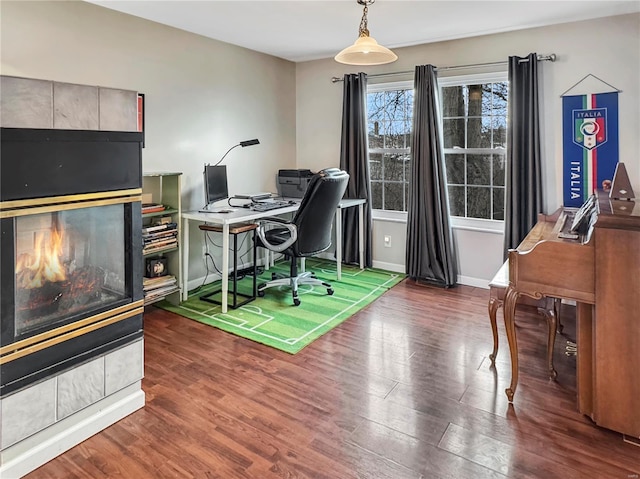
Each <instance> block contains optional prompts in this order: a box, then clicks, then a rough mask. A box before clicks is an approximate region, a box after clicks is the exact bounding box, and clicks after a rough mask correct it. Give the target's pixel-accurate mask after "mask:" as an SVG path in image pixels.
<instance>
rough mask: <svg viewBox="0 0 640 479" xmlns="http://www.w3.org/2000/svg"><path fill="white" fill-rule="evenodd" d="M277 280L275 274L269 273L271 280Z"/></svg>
mask: <svg viewBox="0 0 640 479" xmlns="http://www.w3.org/2000/svg"><path fill="white" fill-rule="evenodd" d="M274 279H278V275H277V273H271V280H272V281H273V280H274Z"/></svg>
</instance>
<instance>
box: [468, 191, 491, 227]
mask: <svg viewBox="0 0 640 479" xmlns="http://www.w3.org/2000/svg"><path fill="white" fill-rule="evenodd" d="M467 195H468V198H467V217H469V218H484V219H490V218H491V196H490V195H491V188H488V187H482V186H470V187H468V188H467Z"/></svg>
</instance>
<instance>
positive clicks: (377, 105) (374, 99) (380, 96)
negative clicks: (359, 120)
mask: <svg viewBox="0 0 640 479" xmlns="http://www.w3.org/2000/svg"><path fill="white" fill-rule="evenodd" d="M367 117H368V119H369V121H382V120H384V119H386V118H385V110H384V92H381V91H379V92H374V93H367Z"/></svg>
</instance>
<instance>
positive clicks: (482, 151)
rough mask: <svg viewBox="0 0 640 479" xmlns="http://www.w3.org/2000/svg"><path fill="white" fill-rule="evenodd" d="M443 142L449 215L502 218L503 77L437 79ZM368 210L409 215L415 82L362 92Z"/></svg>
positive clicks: (370, 87)
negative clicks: (366, 137)
mask: <svg viewBox="0 0 640 479" xmlns="http://www.w3.org/2000/svg"><path fill="white" fill-rule="evenodd" d="M438 83H439V85H440V90H441V108H442V122H443V125H442V126H443V136H444V138H443V140H444V145H443V147H444V155H445V165H446V170H447V187H448V192H449V203H450V214H451V216H455V217H462V218H479V219H487V220H504V186H505V161H506V127H507V98H508V82H507V75H506V73H493V74H488V75H487V74H485V75H466V76H464V77H443V78H439V79H438ZM367 115H368V134H369V168H370V173H371V196H372V204H371V205H372V208H373V209H375V210H385V211H399V212H403V211H406V210H407V195H408V190H409V175H410V158H411V152H410V147H411V144H410V142H411V128H412V120H413V118H412V115H413V82H411V81H409V82H396V83H387V84H378V85H370V86H369V87H368V90H367Z"/></svg>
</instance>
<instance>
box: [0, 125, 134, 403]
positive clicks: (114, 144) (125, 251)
mask: <svg viewBox="0 0 640 479" xmlns="http://www.w3.org/2000/svg"><path fill="white" fill-rule="evenodd" d="M1 134H2V138H1V142H2V151H1V156H0V187H1V189H0V199H1V203H0V228H1V237H0V242H1V243H0V248H1V249H0V288H1V293H2V297H1V299H0V303H1V314H2V316H1V319H0V341H1V342H0V367H1V368H2V374H1V375H0V376H1V377H0V383H1V384H0V396H4V395H5V394H8V393H10V392H13V391H15V390H17V389H20V388H22V387H25V386H27V385H29V384H31V383H33V382H35V381H39V380H41V379H44V378H46V377H48V376H50V375H52V374H56V373H58V372H60V371H62V370H64V369H67V368H70V367H72V366H75V365H77V364H79V363H81V362H84V361H87V360H89V359H91V358H92V357H95V356H96V355H99V354H104V353H105V352H107V351H109V350H112V349H115V348H117V347H120V346H122V345H123V344H126V343H128V342H130V341H133V340H135V339H138V338H139V337H141V336H142V311H143V301H142V284H141V283H142V263H141V242H142V240H141V233H140V232H141V215H140V209H141V187H142V171H141V153H140V152H141V146H140V141H141V134H139V133H125V132H98V131H90V132H89V131H67V130H25V129H13V128H3V129H2V133H1Z"/></svg>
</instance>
